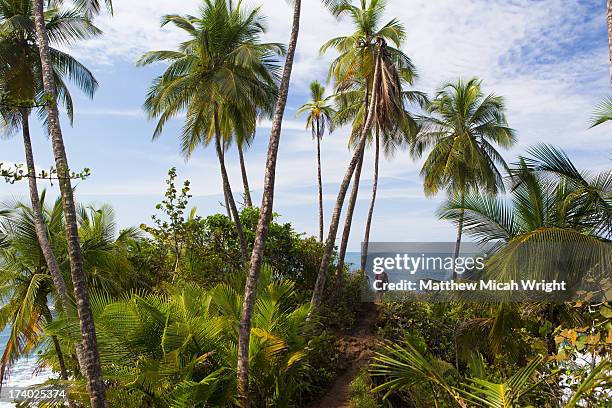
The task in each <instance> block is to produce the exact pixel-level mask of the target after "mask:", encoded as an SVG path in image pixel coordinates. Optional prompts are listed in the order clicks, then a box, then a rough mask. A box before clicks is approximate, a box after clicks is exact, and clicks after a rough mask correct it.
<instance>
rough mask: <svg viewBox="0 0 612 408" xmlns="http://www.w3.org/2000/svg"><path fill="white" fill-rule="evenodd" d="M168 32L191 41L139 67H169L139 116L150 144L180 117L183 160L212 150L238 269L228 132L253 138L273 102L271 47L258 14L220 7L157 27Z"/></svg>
mask: <svg viewBox="0 0 612 408" xmlns="http://www.w3.org/2000/svg"><path fill="white" fill-rule="evenodd" d="M167 24H174V25H175V26H177V27H179V28H181V29H182V30H184V31H185V32H186V33H187V34H188V35H189V37H190V39H189V40H188V41H186V42H183V43H182V44H181V45H180V47H179V49H178V50H177V51H152V52H149V53H147V54H145V55H144V56H143V57H142V58H141V59H140V61H139V64H140V65H148V64H152V63H155V62H160V61H162V62H169V64H170V65H169V67H168V68H167V69H166V71H165V72H164V73H163V74H162V75H161V76H160V77H158V78H157V79H156V80H155V81H154V82H153V84H152V85H151V88H150V90H149V94H148V97H147V100H146V102H145V109H146V111H147V112H148V114H149V116H150V117H151V118H159V121H158V124H157V128H156V129H155V133H154V135H153V138H154V139H155V138H157V137H158V136H159V135H160V134H161V132H162V131H163V129H164V126H165V124H166V123H167V122H168V120H169V119H171V118H172V117H174V116H176V115H178V114H180V113H182V112H185V113H186V119H185V125H184V126H183V131H182V135H181V150H182V153H183V154H184V155H185V157H187V158H189V157H190V156H191V155H192V154H193V152H194V150H195V149H196V148H197V147H198V146H200V145H202V144H203V145H208V144H209V143H210V142H213V143H214V146H215V148H216V152H217V157H218V159H219V165H220V169H221V177H222V181H223V191H224V195H225V197H226V199H227V200H228V203H229V206H230V210H231V214H232V218H233V219H234V223H235V224H236V230H237V232H238V237H239V239H240V248H241V251H242V255H243V258H244V261H245V262H246V260H247V244H246V240H245V238H244V233H243V230H242V224H241V222H240V216H239V213H238V207H237V206H236V202H235V200H234V197H233V193H232V189H231V185H230V181H229V176H228V174H227V169H226V165H225V155H224V150H225V146H226V141H228V140H229V138H230V137H231V135H232V132H233V131H237V130H240V129H243V128H245V127H246V128H247V129H248V130H246V131H245V133H247V134H251V133H253V132H254V127H255V119H256V116H255V112H256V110H257V109H258V108H261V107H265V108H268V107H270V106H271V105H272V104H273V102H274V100H275V98H276V96H277V86H276V81H277V69H278V66H277V65H276V60H275V57H276V56H278V55H281V54H282V53H283V47H282V46H281V45H280V44H277V43H262V42H261V41H260V36H261V35H263V34H264V33H265V31H266V30H265V26H264V25H263V19H262V16H261V15H260V11H259V9H258V8H257V9H252V10H248V9H246V8H244V7H242V5H241V3H238V4H237V5H236V6H235V7H234V8H233V9H232V8H231V7H229V6H228V3H227V1H225V0H206V1H205V2H204V6H203V7H202V9H201V15H200V16H199V17H194V16H177V15H167V16H165V17H164V18H163V20H162V26H165V25H167Z"/></svg>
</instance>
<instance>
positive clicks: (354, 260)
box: [344, 252, 361, 272]
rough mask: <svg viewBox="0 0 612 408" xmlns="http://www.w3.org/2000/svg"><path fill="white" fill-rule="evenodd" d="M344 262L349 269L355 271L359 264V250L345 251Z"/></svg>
mask: <svg viewBox="0 0 612 408" xmlns="http://www.w3.org/2000/svg"><path fill="white" fill-rule="evenodd" d="M344 263H345V264H346V265H347V266H348V268H349V271H351V272H353V271H356V270H357V269H359V266H360V264H361V252H347V253H346V256H345V257H344Z"/></svg>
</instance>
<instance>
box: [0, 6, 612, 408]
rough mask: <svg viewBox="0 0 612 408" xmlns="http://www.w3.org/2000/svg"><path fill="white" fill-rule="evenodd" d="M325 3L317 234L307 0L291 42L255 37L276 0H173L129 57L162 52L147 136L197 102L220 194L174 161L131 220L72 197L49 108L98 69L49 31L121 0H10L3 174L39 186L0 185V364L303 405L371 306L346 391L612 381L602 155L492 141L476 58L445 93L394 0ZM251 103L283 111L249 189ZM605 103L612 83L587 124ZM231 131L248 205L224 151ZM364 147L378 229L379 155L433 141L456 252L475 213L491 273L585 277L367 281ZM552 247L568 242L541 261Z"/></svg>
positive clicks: (427, 187)
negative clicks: (195, 190) (288, 149)
mask: <svg viewBox="0 0 612 408" xmlns="http://www.w3.org/2000/svg"><path fill="white" fill-rule="evenodd" d="M324 3H325V5H326V6H327V7H328V8H329V10H330V12H331V13H332V14H333V15H334V16H336V17H338V18H345V19H347V20H349V21H350V22H351V23H352V24H353V26H354V27H353V28H354V30H353V32H351V33H347V35H346V36H341V37H338V38H334V39H331V40H330V41H328V42H327V43H325V44H324V45H323V46H322V48H321V52H322V53H326V52H335V53H336V54H337V55H336V58H335V59H334V60H333V62H332V64H331V66H330V69H329V82H330V85H329V88H328V91H329V90H331V93H327V94H326V89H325V87H323V86H322V85H321V84H320V83H319V82H317V81H314V82H313V83H312V85H311V97H312V100H310V101H308V102H306V103H305V104H304V105H303V106H302V108H300V109H299V113H302V114H305V115H306V116H307V117H306V119H305V122H306V127H307V128H308V129H310V130H311V132H312V137H313V139H314V141H315V142H316V152H317V161H316V166H317V169H318V172H317V173H318V180H317V184H318V208H317V209H316V210H313V211H317V213H318V215H319V228H318V236H317V237H308V236H305V235H304V234H301V233H300V232H299V231H295V230H294V229H293V227H292V226H291V224H289V223H285V224H283V223H280V222H279V217H278V215H277V214H275V213H274V212H273V198H274V174H275V169H276V160H277V154H278V146H279V143H280V136H281V131H282V118H283V113H284V109H285V105H286V103H287V94H288V90H289V79H290V76H291V67H292V64H293V59H294V56H295V49H296V41H297V38H298V34H299V18H300V10H301V6H302V3H301V1H300V0H294V1H293V3H292V4H293V7H294V13H295V14H294V20H293V30H292V33H291V37H290V40H289V44H288V46H287V47H285V46H284V45H282V44H280V43H264V42H262V41H261V37H262V35H264V34H265V32H266V26H265V24H264V16H262V15H261V12H260V10H259V9H258V8H249V7H247V6H246V5H244V4H242V2H234V1H229V2H228V1H227V0H203V1H202V6H201V8H200V10H199V13H198V14H197V15H195V16H192V15H189V16H178V15H168V16H164V17H163V19H162V25H166V24H173V25H175V26H176V27H178V28H179V29H181V30H183V31H185V33H186V34H187V36H188V40H186V41H184V42H182V43H180V44H178V45H177V47H176V49H174V50H163V51H152V52H149V53H147V54H145V55H144V56H143V57H142V58H141V59H140V61H139V64H140V65H147V64H152V63H162V64H165V65H166V69H165V71H164V72H163V74H162V75H160V76H159V77H158V78H155V79H154V80H153V82H152V84H151V87H150V90H149V93H148V95H146V96H144V99H145V102H144V108H145V110H146V112H147V113H148V115H149V116H150V118H151V119H156V120H157V121H158V122H157V123H158V124H157V127H156V129H155V133H154V135H153V136H154V138H157V137H161V136H162V133H163V130H164V126H165V125H166V124H167V122H168V121H169V120H171V119H173V118H175V119H179V120H182V121H184V124H183V125H184V126H183V128H182V133H181V135H180V141H179V142H180V150H181V152H182V153H183V154H184V156H185V158H186V159H188V158H189V157H190V156H191V154H192V153H193V151H194V150H195V149H196V147H199V146H201V145H202V146H208V145H209V144H211V143H212V144H213V147H214V148H215V151H216V154H217V158H218V161H219V173H220V177H221V179H222V186H223V196H224V201H225V207H226V209H227V214H208V215H203V214H201V213H200V212H199V211H198V210H197V209H196V208H192V207H191V206H190V202H189V201H190V198H191V196H190V183H189V181H184V182H182V183H181V182H180V181H179V175H177V172H176V169H170V171H169V172H168V178H167V180H166V187H167V188H166V194H165V196H164V197H163V198H162V199H161V201H160V202H159V203H158V204H157V205H155V206H154V205H153V204H152V212H154V214H153V215H152V217H151V222H150V223H149V224H143V225H141V226H140V227H139V228H130V229H126V230H121V231H117V228H116V225H115V221H114V214H113V210H112V209H111V208H110V207H109V206H99V207H92V206H87V205H86V204H85V203H75V200H74V190H73V188H72V185H71V181H72V180H74V179H86V178H87V176H88V175H89V170H88V169H85V170H84V171H82V172H76V171H73V170H72V169H70V167H69V166H68V161H67V157H66V153H65V149H64V144H63V137H62V133H61V124H60V116H59V113H58V107H60V106H61V107H63V108H65V110H66V111H67V112H68V114H69V117H70V118H72V112H73V105H72V98H71V96H70V93H69V91H68V89H69V87H68V85H67V83H72V84H74V85H76V86H77V88H79V89H80V90H82V91H84V92H85V93H86V94H87V95H88V96H91V97H93V95H94V93H95V91H96V89H97V86H98V84H97V82H96V80H95V78H94V76H93V74H92V73H91V72H90V71H89V70H88V69H87V68H86V67H85V66H83V65H82V64H81V63H80V62H78V61H77V60H75V59H74V58H72V57H71V56H70V55H69V54H67V53H65V52H62V51H60V50H59V49H58V48H60V47H59V46H60V45H61V46H65V45H66V44H75V43H78V41H80V40H83V39H86V38H90V37H94V36H98V35H101V32H100V31H99V30H98V29H97V28H96V27H95V25H94V21H93V19H94V18H95V17H96V15H97V14H98V13H99V12H101V8H102V6H106V7H107V9H108V10H109V11H111V12H112V2H111V1H110V0H106V1H105V2H103V4H100V3H99V2H98V1H89V0H88V1H73V2H65V4H63V2H61V1H59V2H56V3H54V4H53V5H54V8H47V9H45V6H46V4H45V2H43V1H42V0H35V1H30V0H0V92H1V95H0V96H1V101H0V116H1V119H2V125H3V127H4V131H5V134H6V135H8V136H13V135H14V134H15V133H17V131H20V132H21V137H22V138H23V141H24V149H25V157H26V161H25V163H26V164H25V168H24V167H23V166H15V167H11V166H9V167H5V166H3V165H2V164H1V163H0V176H2V177H3V178H4V179H6V181H7V182H11V183H14V182H20V181H27V182H28V187H29V191H30V199H29V202H27V203H26V202H11V203H4V204H2V206H0V298H1V304H2V307H0V328H3V329H7V330H9V331H10V336H9V340H8V342H7V344H5V345H4V352H3V353H2V357H1V359H0V381H2V382H4V381H5V380H6V379H8V378H9V376H10V373H11V369H12V368H13V367H14V364H15V363H16V361H17V360H18V359H19V358H21V357H23V356H31V355H35V356H36V357H37V361H38V363H39V365H40V366H41V367H50V368H52V370H53V371H54V372H55V373H57V375H56V376H54V378H52V379H50V380H48V381H47V382H46V383H45V384H42V385H39V386H37V387H46V386H50V385H59V386H62V387H65V389H67V390H68V399H67V400H66V401H65V404H67V405H69V406H70V407H79V406H88V405H91V406H92V407H95V408H98V407H100V408H102V407H122V408H123V407H125V408H130V407H134V408H136V407H160V408H161V407H208V406H213V407H227V406H242V407H249V406H255V407H304V406H310V405H311V404H316V403H317V401H318V400H319V399H320V398H321V397H322V396H323V395H324V394H326V392H327V390H328V389H329V387H330V386H331V385H332V384H333V383H334V381H335V379H336V378H338V376H339V375H340V374H342V370H343V369H345V368H347V367H346V364H347V361H346V359H347V355H348V354H347V353H348V352H347V350H346V349H347V347H346V339H347V338H348V339H349V340H350V341H353V342H355V343H359V339H360V338H359V337H358V336H354V337H351V336H353V335H354V334H355V333H357V329H359V330H363V329H364V328H363V327H362V326H363V324H364V322H366V323H367V324H370V322H369V321H368V320H367V318H368V316H370V313H371V312H372V311H374V313H375V315H374V319H373V321H372V322H371V323H372V324H371V326H372V327H370V329H371V330H372V331H373V335H374V336H375V337H376V339H377V341H376V344H375V345H372V344H370V343H369V342H368V343H367V344H366V345H367V347H368V348H370V349H369V350H365V353H363V355H360V356H359V359H358V360H356V361H355V362H354V367H352V368H353V369H355V373H354V376H353V377H352V378H351V379H350V386H349V387H348V397H349V398H350V404H351V406H353V407H356V408H369V407H389V406H391V407H395V406H397V407H432V406H435V407H456V406H459V407H472V406H484V407H524V406H534V407H535V406H537V407H560V406H564V407H595V406H610V405H612V394H611V392H610V384H611V381H612V377H611V373H612V362H611V359H610V353H611V351H612V350H611V348H612V308H611V307H610V299H611V298H612V281H611V280H610V270H611V269H610V268H611V265H612V253H611V251H612V250H611V249H610V248H611V247H610V243H609V241H610V239H611V238H612V172H610V171H601V172H599V173H596V174H595V173H591V172H588V171H584V170H581V169H578V168H576V166H575V165H574V164H573V163H572V161H571V159H570V157H568V156H567V155H566V154H565V153H564V152H563V151H561V150H560V149H558V148H556V147H554V146H549V145H536V146H533V147H531V148H530V149H528V150H527V151H526V152H525V154H524V155H522V156H519V157H518V158H517V159H516V161H515V162H514V163H507V162H506V160H505V159H504V157H503V155H502V151H501V150H502V149H509V148H511V147H512V146H513V145H514V144H515V142H516V139H517V133H516V131H515V130H514V129H513V128H512V127H511V126H510V124H509V123H508V121H507V118H506V106H505V101H504V98H503V97H501V96H498V95H494V94H487V93H485V91H484V85H483V82H482V81H481V80H479V79H470V80H467V81H466V80H461V79H457V80H452V81H450V82H447V83H445V84H444V85H442V86H441V87H440V88H439V90H438V91H437V92H436V93H435V94H434V95H431V96H429V95H426V94H425V93H423V92H420V91H418V90H415V89H414V87H415V86H416V84H417V83H418V82H417V75H416V72H417V70H416V67H415V66H414V65H413V63H412V61H411V60H410V58H409V56H408V55H406V54H405V53H404V52H403V51H402V46H403V45H404V42H405V40H406V34H405V29H404V26H403V24H402V23H401V22H400V21H398V20H397V19H392V20H390V21H383V14H384V11H385V5H386V3H385V2H384V1H382V0H369V1H366V0H361V1H348V0H337V1H331V0H328V1H324ZM55 6H56V7H55ZM56 47H57V48H56ZM283 57H284V58H285V61H284V68H283V65H282V64H283V62H282V61H281V58H283ZM34 111H36V113H37V114H38V115H39V116H40V117H41V118H42V119H43V120H44V123H45V125H48V128H49V134H50V136H51V140H52V143H53V153H54V157H55V159H56V167H55V168H54V169H52V170H51V171H50V172H40V173H39V172H37V170H36V168H35V167H34V163H35V159H34V157H33V153H32V147H31V140H30V130H29V118H30V116H31V114H32V113H33V112H34ZM261 118H270V119H272V131H271V135H270V141H269V143H270V148H269V152H268V157H267V160H266V163H265V166H266V167H265V169H266V178H265V180H264V185H263V200H262V204H261V206H260V207H256V206H254V205H253V200H252V198H251V191H250V185H251V184H250V183H249V180H248V173H247V169H246V167H245V165H244V155H245V154H248V151H246V149H247V148H248V146H249V144H250V142H251V141H252V139H253V137H254V136H255V133H256V130H257V123H258V120H259V119H261ZM610 118H612V115H610V103H609V101H607V102H604V103H603V104H602V105H601V106H600V107H599V108H598V110H597V112H596V117H595V118H594V119H593V125H601V124H603V123H605V122H606V121H609V120H610ZM326 132H327V133H329V132H335V133H341V132H346V133H347V135H348V137H347V139H348V144H349V147H350V148H351V151H352V157H351V160H350V162H349V164H348V166H347V169H346V173H345V175H344V178H343V180H342V182H341V184H340V187H339V191H338V195H337V199H336V201H335V204H334V208H333V209H332V216H331V217H330V225H329V226H328V233H327V236H326V235H325V225H324V224H323V220H324V216H323V215H324V211H325V209H324V208H323V199H322V197H323V186H324V185H323V182H322V176H321V173H322V171H321V169H322V167H324V166H325V164H324V163H322V162H321V155H320V152H321V149H324V140H325V139H324V136H325V134H326ZM232 145H235V146H236V151H237V152H238V155H239V159H240V164H241V170H242V171H241V176H242V180H241V181H242V186H243V188H244V191H243V192H242V196H243V198H244V205H242V206H241V205H240V204H239V201H238V200H237V199H236V197H235V196H236V194H235V192H234V191H233V189H232V185H231V180H230V179H229V176H228V172H227V168H226V163H225V159H226V155H227V154H229V153H230V152H231V151H232V150H230V146H232ZM369 147H372V150H373V152H372V153H373V155H374V158H375V168H374V183H373V189H372V192H371V198H370V207H369V211H368V216H367V219H366V220H365V222H364V226H365V228H364V230H365V231H364V242H365V243H367V242H369V236H370V228H371V226H372V225H375V222H376V219H375V216H374V214H375V211H374V210H375V204H376V196H377V190H378V183H377V181H378V177H379V174H378V172H379V162H380V160H381V158H384V157H391V156H396V157H398V159H400V160H409V159H410V158H415V157H425V161H424V165H423V168H422V170H421V175H422V177H423V180H424V186H423V187H424V194H425V195H428V196H431V195H435V194H438V193H440V192H445V193H446V194H447V199H446V201H445V203H444V204H443V205H442V206H441V207H440V209H439V212H438V215H439V216H440V218H441V219H444V220H448V221H450V222H452V223H454V224H455V225H456V227H457V240H456V244H455V250H454V255H455V257H456V256H457V255H458V254H459V251H460V248H461V242H462V239H463V237H464V236H465V235H467V236H469V237H470V239H472V240H474V241H476V242H480V243H489V244H491V243H493V244H494V245H493V248H492V253H491V255H490V256H489V257H488V258H487V263H486V268H485V270H484V271H483V272H482V274H483V275H482V276H483V277H488V278H491V279H496V280H499V281H504V280H510V279H519V278H529V279H560V278H561V277H569V278H568V279H573V281H572V282H578V281H581V280H582V279H583V278H587V279H590V281H589V280H587V282H589V283H590V285H589V287H588V288H587V289H585V290H583V291H582V292H580V293H579V295H580V299H578V300H574V301H572V302H556V303H551V302H529V303H516V302H511V301H505V300H504V299H497V300H496V301H495V302H487V303H485V302H480V303H476V302H467V301H465V300H464V299H461V298H459V297H456V298H453V299H450V300H451V301H449V302H444V303H435V302H433V303H427V302H420V301H415V299H414V297H411V296H406V297H403V296H394V297H387V298H382V299H380V298H379V299H378V300H382V301H379V302H377V303H376V305H372V304H369V303H368V302H364V300H367V298H366V297H364V290H365V288H366V286H367V285H368V283H369V282H368V278H367V277H366V275H365V273H363V272H364V269H365V265H366V260H367V251H364V252H363V253H362V259H361V262H360V265H358V266H360V268H358V269H357V270H350V268H349V267H348V266H347V265H346V262H345V257H346V251H347V244H348V239H349V236H350V234H351V229H352V227H359V226H360V224H355V225H354V223H353V210H354V208H355V202H356V199H357V194H358V189H359V186H360V180H361V173H362V165H363V161H364V157H365V155H366V154H368V148H369ZM381 152H382V153H383V154H382V155H381ZM45 180H50V181H52V182H54V183H55V182H56V183H57V184H58V185H59V187H60V193H61V194H60V197H59V198H58V199H57V200H56V201H55V202H50V201H49V200H48V198H47V193H46V191H44V190H43V191H42V192H39V190H38V186H37V184H38V183H39V181H45ZM351 186H352V188H351ZM349 188H351V192H350V194H349ZM347 195H348V200H346V201H347V206H346V207H347V208H346V216H345V221H344V225H343V228H342V234H341V239H340V241H339V243H338V244H339V245H338V247H336V244H337V242H336V238H337V235H338V232H339V230H340V229H341V228H340V226H341V225H340V224H341V222H340V221H341V214H342V211H343V208H344V204H345V199H347ZM354 229H355V228H353V230H354ZM353 232H354V231H353ZM366 248H367V247H366ZM551 248H552V249H551ZM525 259H528V260H530V263H529V265H530V267H529V268H528V269H526V268H524V265H525V262H524V261H525ZM551 259H564V262H563V263H555V264H554V265H553V267H551V262H550V260H551ZM456 277H457V276H456V275H454V278H456ZM468 278H470V277H468ZM368 341H369V340H368ZM353 346H355V345H354V344H353ZM357 346H359V344H357ZM361 346H363V344H362V345H361ZM349 348H350V347H349ZM361 351H363V350H361ZM368 353H370V354H368ZM364 356H365V357H364ZM349 372H350V371H349ZM23 404H24V406H28V404H30V405H35V402H34V401H23ZM60 404H61V403H60ZM314 406H316V405H314Z"/></svg>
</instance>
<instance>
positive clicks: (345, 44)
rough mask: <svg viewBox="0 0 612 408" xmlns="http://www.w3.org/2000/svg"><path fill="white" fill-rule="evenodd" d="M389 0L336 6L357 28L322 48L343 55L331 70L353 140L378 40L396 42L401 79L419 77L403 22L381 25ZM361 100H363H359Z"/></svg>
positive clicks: (393, 54) (343, 244)
mask: <svg viewBox="0 0 612 408" xmlns="http://www.w3.org/2000/svg"><path fill="white" fill-rule="evenodd" d="M385 6H386V2H384V1H379V0H371V1H370V2H369V3H368V2H367V1H366V0H362V1H361V2H360V4H359V6H355V5H353V4H352V3H351V2H348V1H345V2H344V3H343V4H342V5H340V6H338V7H337V8H336V9H335V13H336V14H337V15H338V16H347V17H348V18H350V19H351V21H352V23H353V25H354V27H355V31H354V33H353V34H351V35H349V36H342V37H337V38H333V39H331V40H329V41H328V42H327V43H325V44H324V45H323V46H322V47H321V53H325V52H326V51H327V50H329V49H330V48H334V49H336V51H338V53H339V55H338V57H336V59H335V60H334V61H333V62H332V64H331V66H330V70H329V76H330V78H331V77H333V78H334V80H335V81H336V89H337V92H338V93H339V94H341V95H342V94H345V95H346V98H347V99H348V101H350V102H346V101H345V106H344V107H342V108H341V109H345V110H346V113H344V114H341V122H344V123H346V122H348V121H349V119H350V120H352V121H353V131H352V135H351V141H352V142H353V143H355V142H356V141H357V140H359V135H360V129H361V127H362V126H363V124H364V119H365V112H366V111H367V106H368V99H369V97H370V94H371V93H372V78H373V73H374V67H375V65H374V61H375V58H374V57H375V52H376V51H375V50H376V40H377V39H378V38H383V39H384V40H385V41H386V42H389V43H392V44H393V45H394V46H395V47H396V48H394V47H391V46H387V53H388V55H389V58H391V59H392V60H393V61H394V63H395V66H396V69H397V70H398V74H399V76H400V78H401V79H402V80H403V81H405V82H406V83H409V84H410V83H412V82H413V81H414V79H415V77H416V74H415V68H414V66H413V65H412V62H411V61H410V59H409V58H408V57H407V56H406V55H405V54H404V53H403V52H402V51H401V50H399V47H400V45H401V43H402V42H403V41H404V39H405V30H404V27H403V25H402V24H401V23H400V22H399V21H397V20H396V19H393V20H390V21H389V22H387V23H386V24H384V25H382V26H381V19H382V16H383V13H384V10H385ZM360 101H361V103H359V102H360ZM362 163H363V157H360V158H359V161H358V162H357V166H356V167H355V170H354V173H355V174H354V181H353V189H352V191H351V196H350V199H349V205H348V209H347V215H346V217H345V223H344V229H343V233H342V239H341V241H340V250H339V255H338V270H339V271H341V270H342V269H343V268H344V259H345V256H346V249H347V246H348V240H349V237H350V232H351V226H352V220H353V212H354V209H355V205H356V202H357V196H358V194H359V184H360V181H361V167H362Z"/></svg>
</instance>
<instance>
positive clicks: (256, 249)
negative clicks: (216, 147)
mask: <svg viewBox="0 0 612 408" xmlns="http://www.w3.org/2000/svg"><path fill="white" fill-rule="evenodd" d="M342 2H343V0H323V3H324V4H325V5H326V6H328V7H329V8H330V9H332V10H334V9H335V8H336V7H337V6H338V5H339V4H341V3H342ZM292 3H293V20H292V23H291V34H290V36H289V47H288V48H287V57H286V59H285V66H284V69H283V74H282V77H281V82H280V87H279V95H278V99H277V101H276V107H275V109H274V115H273V117H272V129H271V131H270V139H269V140H270V141H269V142H268V156H267V159H266V169H265V173H264V183H263V193H262V202H261V209H260V212H259V219H258V221H257V229H256V231H255V241H254V243H253V252H252V254H251V262H250V267H249V272H248V274H247V279H246V284H245V287H244V299H243V303H242V315H241V318H240V335H239V338H238V363H237V370H236V371H237V374H238V395H239V397H240V400H241V406H242V407H243V408H248V407H250V403H251V402H250V398H249V385H248V381H249V358H248V356H249V340H250V337H251V318H252V317H253V310H254V307H255V301H256V299H257V282H258V279H259V272H260V270H261V266H262V264H263V255H264V246H265V241H266V237H267V235H268V228H269V226H270V221H271V217H272V210H273V208H274V185H275V181H276V160H277V157H278V147H279V145H280V136H281V130H282V122H283V116H284V113H285V107H286V105H287V96H288V94H289V82H290V80H291V72H292V70H293V61H294V58H295V50H296V48H297V40H298V35H299V32H300V14H301V10H302V1H301V0H292Z"/></svg>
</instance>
